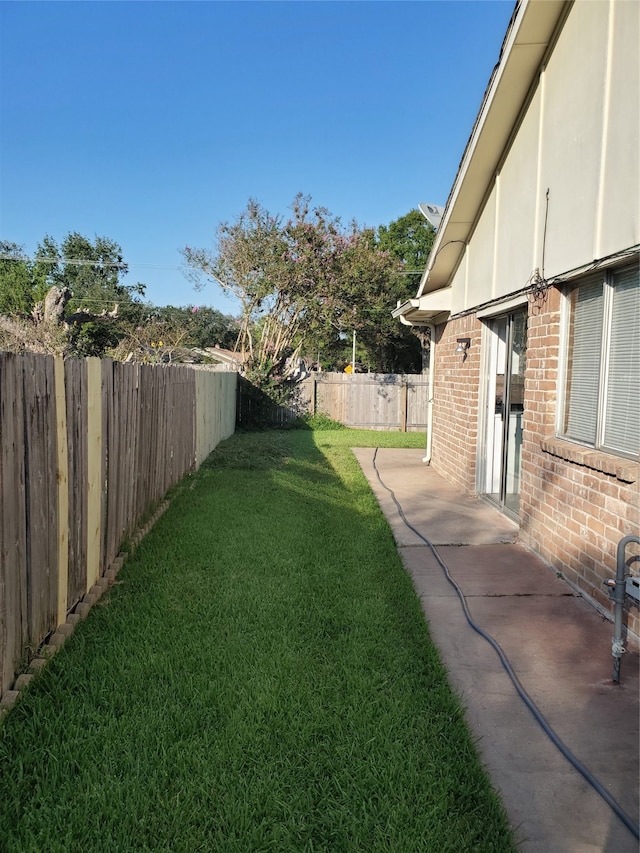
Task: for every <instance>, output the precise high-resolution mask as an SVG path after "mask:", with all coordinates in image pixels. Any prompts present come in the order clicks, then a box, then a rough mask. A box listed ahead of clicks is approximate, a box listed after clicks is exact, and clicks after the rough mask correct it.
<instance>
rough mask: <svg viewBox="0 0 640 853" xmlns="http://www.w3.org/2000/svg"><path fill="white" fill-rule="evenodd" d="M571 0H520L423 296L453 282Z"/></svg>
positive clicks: (426, 276) (441, 229)
mask: <svg viewBox="0 0 640 853" xmlns="http://www.w3.org/2000/svg"><path fill="white" fill-rule="evenodd" d="M570 6H571V0H545V2H540V0H521V2H520V3H518V4H517V5H516V8H515V10H514V13H513V17H512V19H511V23H510V24H509V28H508V30H507V33H506V36H505V39H504V42H503V45H502V50H501V53H500V58H499V60H498V64H497V65H496V67H495V69H494V71H493V74H492V76H491V79H490V81H489V85H488V87H487V90H486V92H485V96H484V100H483V102H482V106H481V107H480V112H479V113H478V117H477V119H476V122H475V125H474V127H473V130H472V132H471V136H470V138H469V141H468V143H467V147H466V149H465V151H464V154H463V155H462V160H461V162H460V166H459V168H458V174H457V175H456V179H455V181H454V184H453V187H452V189H451V193H450V195H449V199H448V201H447V205H446V207H445V211H444V215H443V217H442V222H441V224H440V227H439V228H438V231H437V234H436V238H435V241H434V244H433V248H432V249H431V252H430V254H429V257H428V259H427V265H426V269H425V272H424V273H423V276H422V279H421V281H420V286H419V288H418V293H417V296H418V297H422V296H423V295H424V294H426V293H429V292H430V291H434V290H437V289H439V288H442V287H446V286H447V285H448V284H449V283H450V280H451V277H452V276H453V274H454V273H455V271H456V269H457V267H458V264H459V263H460V260H461V258H462V256H463V253H464V251H465V249H466V245H467V243H468V241H469V239H470V237H471V234H472V231H473V229H474V227H475V224H476V222H477V219H478V216H479V214H480V212H481V210H482V205H483V203H484V200H485V198H486V196H487V193H488V192H489V190H490V188H491V186H492V185H493V180H494V177H495V175H496V172H497V170H498V168H499V166H500V164H501V162H502V159H503V156H504V154H505V151H506V149H507V146H508V144H509V141H510V139H511V136H512V134H513V132H514V128H515V127H516V126H517V122H518V118H519V116H520V114H521V112H522V110H523V108H524V106H525V105H526V102H527V98H528V95H529V92H530V90H531V87H532V84H533V83H534V81H535V80H536V78H537V74H538V70H539V68H540V66H541V64H542V62H543V59H544V57H545V54H546V53H547V50H548V49H549V46H550V44H551V42H552V39H553V37H554V34H555V32H556V30H557V27H558V24H559V22H560V21H561V19H562V16H563V15H564V14H565V12H566V10H567V9H568V8H569V7H570Z"/></svg>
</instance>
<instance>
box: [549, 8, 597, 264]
mask: <svg viewBox="0 0 640 853" xmlns="http://www.w3.org/2000/svg"><path fill="white" fill-rule="evenodd" d="M608 26H609V3H608V2H602V0H594V2H578V3H575V4H574V6H573V7H572V10H571V14H570V15H569V18H568V19H567V21H566V23H565V25H564V28H563V30H562V33H561V35H560V39H559V40H558V43H557V45H556V47H555V50H554V51H553V53H552V55H551V57H550V59H549V62H548V65H547V68H546V71H545V72H544V75H543V81H542V84H543V98H544V107H543V124H542V150H541V152H540V153H541V186H543V187H545V188H547V187H548V188H549V219H548V229H547V243H546V253H545V260H546V264H545V272H546V274H547V275H548V276H553V275H557V274H560V273H562V272H564V271H566V270H570V269H573V268H575V267H578V266H580V265H581V264H584V263H586V262H588V261H590V260H592V259H593V258H594V251H595V243H596V226H597V221H598V195H599V186H600V163H601V150H602V148H601V146H602V136H603V132H602V127H603V118H604V113H605V109H604V108H605V80H606V71H607V46H608Z"/></svg>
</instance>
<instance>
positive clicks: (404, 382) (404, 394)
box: [400, 378, 408, 432]
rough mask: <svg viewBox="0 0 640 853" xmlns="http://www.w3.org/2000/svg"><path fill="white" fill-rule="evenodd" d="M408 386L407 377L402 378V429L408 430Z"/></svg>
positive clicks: (402, 430)
mask: <svg viewBox="0 0 640 853" xmlns="http://www.w3.org/2000/svg"><path fill="white" fill-rule="evenodd" d="M407 390H408V386H407V380H406V378H403V379H402V384H401V385H400V431H401V432H406V431H407V398H408V394H407Z"/></svg>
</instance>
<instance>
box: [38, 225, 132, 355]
mask: <svg viewBox="0 0 640 853" xmlns="http://www.w3.org/2000/svg"><path fill="white" fill-rule="evenodd" d="M36 256H37V260H36V261H35V263H34V266H35V268H36V269H37V270H39V271H44V274H45V275H46V280H47V282H48V284H49V285H52V286H57V287H59V288H61V289H63V290H64V289H67V290H68V291H69V292H70V294H71V298H70V299H69V301H68V304H67V308H66V311H65V320H66V322H67V323H68V324H69V326H70V332H69V338H70V344H69V345H70V352H71V353H72V354H74V355H78V356H88V355H102V354H103V353H104V352H105V351H106V350H108V349H110V348H113V347H115V346H116V345H117V343H118V341H119V340H120V338H121V337H122V336H123V335H124V334H125V332H126V330H127V328H128V326H130V325H131V324H134V323H137V322H139V321H140V319H141V318H142V316H143V313H144V310H145V304H144V302H142V299H141V297H143V296H144V292H145V286H144V285H143V284H141V283H139V282H138V283H137V284H134V285H127V284H124V283H123V281H122V279H123V278H124V276H125V275H126V274H127V272H128V268H127V265H126V263H125V262H124V260H123V256H122V249H121V248H120V246H119V245H118V243H116V242H115V241H114V240H110V239H108V238H106V237H98V236H96V237H95V239H94V240H93V241H91V240H89V239H88V238H87V237H83V236H82V235H81V234H79V233H78V232H77V231H72V232H70V233H69V234H67V236H66V237H65V238H64V239H63V240H62V242H61V244H60V247H58V245H57V243H56V241H55V240H54V239H53V238H52V237H50V236H49V235H47V236H45V238H44V239H43V241H42V243H40V244H39V245H38V248H37V250H36ZM40 274H41V275H42V272H41V273H40Z"/></svg>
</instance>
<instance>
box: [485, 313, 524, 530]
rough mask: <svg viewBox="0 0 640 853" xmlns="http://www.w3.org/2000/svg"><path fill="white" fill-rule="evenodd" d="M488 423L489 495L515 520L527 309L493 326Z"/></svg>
mask: <svg viewBox="0 0 640 853" xmlns="http://www.w3.org/2000/svg"><path fill="white" fill-rule="evenodd" d="M488 342H489V353H488V356H489V358H488V368H489V369H488V373H487V389H486V394H485V400H486V414H485V424H484V443H485V452H484V484H483V485H484V488H483V491H484V493H485V495H486V496H487V497H488V498H490V499H491V500H492V501H494V502H495V503H496V504H497V505H498V506H499V507H500V508H501V509H502V510H503V511H505V512H507V513H508V514H509V515H512V516H514V517H517V516H518V512H519V509H520V461H521V454H522V416H523V412H524V371H525V355H526V349H527V312H526V310H525V309H523V310H520V311H515V312H513V313H511V314H506V315H504V316H503V317H496V318H495V319H493V320H491V321H490V323H489V335H488Z"/></svg>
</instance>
